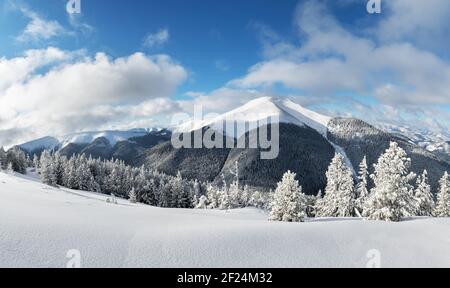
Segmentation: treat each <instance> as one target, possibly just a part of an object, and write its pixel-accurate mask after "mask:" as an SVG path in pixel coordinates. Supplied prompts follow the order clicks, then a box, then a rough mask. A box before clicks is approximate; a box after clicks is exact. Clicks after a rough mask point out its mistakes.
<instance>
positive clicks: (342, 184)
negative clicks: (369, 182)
mask: <svg viewBox="0 0 450 288" xmlns="http://www.w3.org/2000/svg"><path fill="white" fill-rule="evenodd" d="M326 176H327V187H326V189H325V196H324V198H323V199H321V200H320V201H319V204H318V209H317V216H318V217H352V216H354V215H355V198H356V197H355V193H354V181H353V174H352V171H351V170H350V168H349V167H347V165H345V161H344V157H343V156H342V155H341V154H338V153H336V155H335V157H334V158H333V160H332V161H331V164H330V166H329V167H328V171H327V173H326Z"/></svg>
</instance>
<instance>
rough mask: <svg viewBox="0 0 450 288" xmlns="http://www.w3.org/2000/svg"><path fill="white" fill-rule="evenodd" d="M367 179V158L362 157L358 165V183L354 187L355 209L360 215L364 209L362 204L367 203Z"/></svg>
mask: <svg viewBox="0 0 450 288" xmlns="http://www.w3.org/2000/svg"><path fill="white" fill-rule="evenodd" d="M368 179H369V170H368V167H367V158H366V156H364V158H363V160H362V161H361V163H360V164H359V172H358V183H357V185H356V203H355V204H356V209H358V213H359V214H360V215H361V214H362V211H363V209H364V203H365V202H366V201H367V198H368V196H369V191H368V189H367V185H368Z"/></svg>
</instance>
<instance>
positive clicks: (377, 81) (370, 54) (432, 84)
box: [231, 1, 450, 105]
mask: <svg viewBox="0 0 450 288" xmlns="http://www.w3.org/2000/svg"><path fill="white" fill-rule="evenodd" d="M394 2H395V1H394ZM296 21H297V22H296V23H297V26H298V28H299V31H300V33H301V34H302V35H304V36H305V39H306V41H304V42H303V43H302V45H301V46H297V47H296V46H293V45H286V44H285V43H281V44H280V43H278V42H275V43H274V44H273V45H270V46H269V47H266V50H272V53H271V54H270V55H273V57H271V58H269V59H267V60H265V61H263V62H260V63H258V64H256V65H255V66H253V67H252V68H251V69H250V70H249V73H248V74H247V75H245V76H244V77H242V78H241V79H237V80H234V81H232V82H231V85H235V86H238V87H244V88H255V87H264V86H270V85H274V84H277V83H282V84H284V85H285V86H288V87H292V88H296V89H302V90H306V91H308V92H310V93H311V94H316V95H326V94H329V93H333V92H335V91H354V92H356V93H360V94H364V95H372V96H375V97H376V98H377V99H378V100H380V101H381V102H382V103H384V104H392V105H394V104H395V105H402V104H417V105H420V104H428V105H429V104H448V103H449V99H450V65H449V63H448V62H446V61H445V60H443V59H441V58H439V57H438V56H437V55H435V54H433V53H431V52H428V51H425V50H421V49H419V48H417V47H415V46H414V45H412V44H410V43H406V42H398V43H389V44H383V45H377V43H375V42H374V41H372V40H370V39H369V38H362V37H359V36H355V35H353V34H352V33H350V32H349V31H347V30H345V29H344V28H342V26H341V25H340V24H339V22H338V21H337V20H336V19H335V18H334V17H333V16H332V15H331V14H330V13H329V12H328V11H327V10H326V8H325V6H323V5H321V4H317V2H311V1H310V2H306V3H305V4H304V5H301V6H300V7H299V8H298V14H297V17H296ZM381 25H385V24H381ZM280 45H281V46H282V47H283V49H281V48H280ZM280 51H281V52H280ZM266 54H268V53H266Z"/></svg>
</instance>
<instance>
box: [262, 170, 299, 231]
mask: <svg viewBox="0 0 450 288" xmlns="http://www.w3.org/2000/svg"><path fill="white" fill-rule="evenodd" d="M296 176H297V175H296V174H295V173H292V172H291V171H288V172H287V173H285V174H284V175H283V179H282V181H281V182H279V183H278V186H277V189H276V190H275V194H274V198H273V202H272V203H271V211H270V217H269V220H272V221H284V222H302V221H303V220H304V218H305V217H306V198H305V195H304V194H303V193H302V188H301V186H300V185H299V183H298V181H297V180H295V177H296Z"/></svg>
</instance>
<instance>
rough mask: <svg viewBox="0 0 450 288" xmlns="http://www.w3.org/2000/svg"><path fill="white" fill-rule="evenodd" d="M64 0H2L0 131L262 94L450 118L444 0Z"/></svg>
mask: <svg viewBox="0 0 450 288" xmlns="http://www.w3.org/2000/svg"><path fill="white" fill-rule="evenodd" d="M67 2H68V0H28V1H25V0H17V1H14V0H4V1H2V3H1V4H0V58H1V59H2V60H1V62H0V72H1V73H4V74H5V75H6V74H7V75H9V76H8V77H6V80H5V79H4V80H0V101H1V103H2V105H0V142H4V143H8V142H17V141H22V140H25V139H27V138H33V137H37V136H45V135H47V134H49V133H55V134H63V133H68V132H73V131H74V130H75V131H82V130H88V129H89V130H92V129H111V128H117V129H119V128H123V129H125V128H132V127H131V126H153V125H167V123H168V121H169V118H170V117H169V115H172V114H173V113H177V112H180V111H184V112H188V113H189V112H191V111H190V110H192V107H193V105H194V104H201V105H203V106H204V109H205V110H208V111H215V112H224V111H227V110H228V109H232V108H235V107H237V106H239V105H241V104H243V103H245V102H246V101H249V100H251V99H253V98H256V97H261V96H266V95H270V96H286V97H290V98H292V99H293V100H294V101H297V102H299V103H300V104H302V105H304V106H306V107H309V108H312V109H315V110H317V111H319V112H322V113H325V114H328V115H332V116H356V117H360V118H363V119H364V120H367V121H370V122H378V121H383V122H389V123H396V124H405V123H410V122H411V120H415V121H417V124H416V125H420V126H423V127H428V128H430V127H431V128H433V129H444V130H447V131H448V127H449V125H450V116H449V114H450V104H449V103H450V100H449V98H450V61H449V59H450V57H449V56H450V55H449V53H450V52H449V51H450V49H449V48H450V47H449V46H450V44H449V41H448V40H446V39H447V38H446V37H447V35H448V33H449V32H450V31H449V30H450V28H449V25H448V20H447V19H449V17H450V3H448V1H446V0H431V1H426V2H427V3H428V4H427V3H425V2H424V1H420V0H392V1H382V8H383V9H382V13H381V14H374V15H370V14H368V13H367V11H366V3H367V1H366V0H338V1H331V0H330V1H327V0H322V1H308V0H304V1H302V0H300V1H298V0H295V1H294V0H282V1H279V0H278V1H275V0H228V1H219V0H183V1H181V0H165V1H162V0H135V1H119V0H115V1H107V0H81V10H82V13H81V14H73V15H70V14H68V13H67V11H66V4H67ZM83 77H84V78H83ZM2 81H3V82H2ZM90 94H93V95H90ZM49 102H50V103H51V105H44V104H43V103H49ZM77 109H78V110H77ZM54 123H57V124H54ZM43 127H44V128H43ZM0 144H1V143H0ZM5 145H6V144H5Z"/></svg>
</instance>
